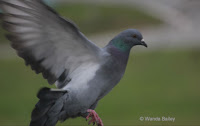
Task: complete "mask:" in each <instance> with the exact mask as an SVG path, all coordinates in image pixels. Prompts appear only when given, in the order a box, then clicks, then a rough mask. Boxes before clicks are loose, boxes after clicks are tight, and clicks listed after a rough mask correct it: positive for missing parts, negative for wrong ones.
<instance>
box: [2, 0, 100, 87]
mask: <svg viewBox="0 0 200 126" xmlns="http://www.w3.org/2000/svg"><path fill="white" fill-rule="evenodd" d="M0 8H1V9H2V10H3V16H2V19H3V28H4V29H5V30H7V31H8V32H9V34H8V35H7V38H8V39H9V40H10V41H11V45H12V47H13V48H14V49H15V50H16V51H17V53H18V55H19V56H20V57H22V58H23V59H24V60H25V62H26V65H30V66H31V68H32V69H33V70H34V71H35V72H36V73H37V74H38V73H42V74H43V77H44V78H45V79H47V80H48V82H49V84H53V83H55V82H56V81H60V82H62V83H61V84H62V85H58V87H63V83H64V84H67V83H68V82H69V81H70V80H71V79H72V78H73V76H70V75H72V74H73V71H75V70H76V69H78V68H79V67H80V66H81V65H82V64H85V63H91V62H92V63H97V64H98V60H99V59H98V57H99V54H100V53H101V49H100V48H99V47H97V46H96V45H95V44H93V43H92V42H90V41H89V40H88V39H87V38H86V37H85V36H84V35H83V34H82V33H81V32H80V31H79V30H78V28H77V27H76V26H75V24H74V23H72V22H71V21H68V20H66V19H63V18H61V17H60V16H59V15H58V14H57V13H56V12H55V11H54V10H53V9H52V8H50V7H48V6H47V5H45V4H44V3H43V2H42V1H41V0H29V1H27V0H14V1H13V0H1V1H0ZM69 77H71V78H69Z"/></svg>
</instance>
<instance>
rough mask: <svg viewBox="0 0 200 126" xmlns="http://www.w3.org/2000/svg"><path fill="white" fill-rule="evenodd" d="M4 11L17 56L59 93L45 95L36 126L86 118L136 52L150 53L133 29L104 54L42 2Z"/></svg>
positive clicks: (11, 4) (2, 2)
mask: <svg viewBox="0 0 200 126" xmlns="http://www.w3.org/2000/svg"><path fill="white" fill-rule="evenodd" d="M0 8H1V9H2V10H3V17H2V20H3V27H4V29H6V30H7V31H8V32H9V34H8V35H6V36H7V38H8V39H9V40H10V41H11V45H12V47H13V48H14V49H15V50H16V51H17V54H18V55H19V56H20V57H22V58H23V59H24V60H25V62H26V65H30V66H31V68H32V69H33V70H34V71H35V72H36V73H37V74H38V73H42V74H43V77H44V78H45V79H47V80H48V83H49V84H54V83H55V84H56V86H57V88H58V89H59V90H51V89H48V88H43V89H41V90H40V91H39V93H38V98H39V99H40V100H39V102H38V103H37V104H36V106H35V109H34V110H33V112H32V120H31V123H30V126H55V125H56V123H57V121H59V120H60V121H65V120H66V119H68V118H74V117H77V116H83V117H86V116H87V115H88V113H87V109H95V108H96V105H97V103H98V101H99V100H100V99H101V98H102V97H104V96H105V95H106V94H107V93H108V92H109V91H110V90H111V89H112V88H113V87H114V86H115V85H116V84H117V83H118V82H119V81H120V79H121V78H122V76H123V74H124V72H125V68H126V65H127V61H128V57H129V52H130V49H131V48H132V47H133V46H135V45H143V46H146V47H147V45H146V44H145V42H144V41H143V37H142V35H141V34H140V32H139V31H137V30H135V29H129V30H125V31H123V32H122V33H120V34H119V35H117V36H116V37H115V38H114V39H112V40H111V41H110V42H109V44H108V45H107V46H105V47H104V48H99V47H97V46H96V45H95V44H94V43H92V42H91V41H89V40H88V39H87V38H86V37H85V36H84V35H83V34H82V33H81V32H80V31H79V29H78V28H77V27H76V26H75V24H74V23H72V22H71V21H69V20H66V19H64V18H62V17H60V16H59V15H58V14H57V13H56V12H55V11H54V10H53V9H51V8H50V7H48V6H47V5H45V4H44V3H43V2H42V1H41V0H29V1H28V0H14V1H13V0H0Z"/></svg>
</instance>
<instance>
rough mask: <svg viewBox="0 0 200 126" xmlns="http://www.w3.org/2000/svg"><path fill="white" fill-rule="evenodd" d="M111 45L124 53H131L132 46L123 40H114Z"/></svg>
mask: <svg viewBox="0 0 200 126" xmlns="http://www.w3.org/2000/svg"><path fill="white" fill-rule="evenodd" d="M111 44H112V45H113V46H115V47H116V48H118V49H119V50H121V51H123V52H127V51H130V45H128V44H126V43H125V42H124V41H123V40H121V39H113V40H112V41H111Z"/></svg>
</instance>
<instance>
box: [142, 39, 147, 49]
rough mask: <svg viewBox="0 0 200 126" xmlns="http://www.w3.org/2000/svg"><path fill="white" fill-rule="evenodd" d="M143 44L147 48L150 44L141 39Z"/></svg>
mask: <svg viewBox="0 0 200 126" xmlns="http://www.w3.org/2000/svg"><path fill="white" fill-rule="evenodd" d="M141 45H143V46H145V47H146V48H147V47H148V45H147V44H146V43H145V41H144V39H142V40H141Z"/></svg>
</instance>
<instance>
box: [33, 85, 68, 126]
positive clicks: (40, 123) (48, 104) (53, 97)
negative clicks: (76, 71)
mask: <svg viewBox="0 0 200 126" xmlns="http://www.w3.org/2000/svg"><path fill="white" fill-rule="evenodd" d="M37 97H38V98H39V101H38V103H37V104H36V105H35V108H34V110H33V111H32V115H31V123H30V126H55V125H56V123H57V122H58V120H59V117H60V113H61V112H62V111H63V106H64V104H65V101H66V99H67V98H68V93H67V91H66V90H52V89H50V88H42V89H41V90H40V91H39V92H38V95H37Z"/></svg>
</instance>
